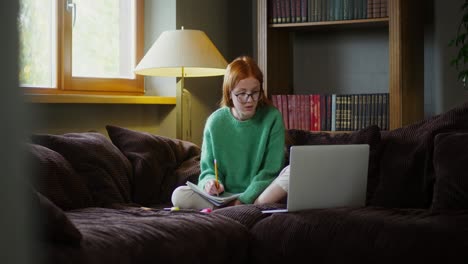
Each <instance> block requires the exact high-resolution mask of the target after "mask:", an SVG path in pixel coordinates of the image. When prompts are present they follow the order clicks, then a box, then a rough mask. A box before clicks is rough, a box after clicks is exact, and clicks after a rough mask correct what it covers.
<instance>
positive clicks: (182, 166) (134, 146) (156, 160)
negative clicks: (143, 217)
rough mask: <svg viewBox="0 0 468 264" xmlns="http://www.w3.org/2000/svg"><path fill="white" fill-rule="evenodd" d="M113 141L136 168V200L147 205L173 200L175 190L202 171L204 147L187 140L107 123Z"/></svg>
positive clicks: (134, 182)
mask: <svg viewBox="0 0 468 264" xmlns="http://www.w3.org/2000/svg"><path fill="white" fill-rule="evenodd" d="M106 129H107V132H108V134H109V137H110V139H111V140H112V142H113V143H114V144H115V145H116V146H117V147H118V148H119V149H120V151H122V153H123V154H124V155H125V156H126V157H127V158H128V160H129V161H130V162H131V164H132V168H133V175H134V179H133V184H132V190H133V191H132V196H133V201H134V202H136V203H139V204H142V205H144V206H152V205H157V204H168V203H170V199H171V195H172V191H173V190H174V189H175V188H176V187H178V186H181V185H184V184H185V183H186V182H187V181H191V182H194V183H196V182H197V181H198V176H199V174H200V148H199V147H198V146H197V145H195V144H193V143H191V142H187V141H183V140H178V139H173V138H168V137H163V136H159V135H153V134H150V133H147V132H139V131H134V130H130V129H127V128H122V127H118V126H112V125H108V126H106Z"/></svg>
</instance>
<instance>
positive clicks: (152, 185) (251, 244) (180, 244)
mask: <svg viewBox="0 0 468 264" xmlns="http://www.w3.org/2000/svg"><path fill="white" fill-rule="evenodd" d="M467 131H468V104H464V105H461V106H459V107H456V108H454V109H452V110H450V111H447V112H446V113H443V114H441V115H438V116H434V117H432V118H429V119H427V120H423V121H421V122H418V123H416V124H412V125H409V126H405V127H403V128H400V129H396V130H392V131H380V130H379V128H378V127H376V126H370V127H367V128H363V129H361V130H359V131H355V132H352V133H345V134H329V133H313V132H308V131H302V130H289V131H288V135H289V137H290V140H291V141H290V144H291V145H307V144H351V143H366V144H369V145H370V149H371V152H370V160H369V161H370V162H369V178H368V190H367V205H366V206H365V207H360V208H350V207H349V208H348V207H346V208H345V207H343V208H328V209H310V210H304V211H301V212H297V213H282V214H262V212H261V211H262V210H263V209H272V208H284V207H285V205H284V204H269V205H262V206H255V205H241V206H235V207H227V208H221V209H217V210H215V211H213V212H212V213H210V214H206V213H201V212H198V211H194V210H180V211H167V210H164V209H163V208H165V207H170V206H171V205H170V203H169V201H170V194H171V192H172V190H173V189H174V188H176V187H177V186H180V185H183V184H184V183H185V182H186V181H187V180H189V181H192V182H196V180H197V177H198V173H199V165H198V161H199V155H200V149H199V148H198V146H195V145H193V144H191V143H189V142H185V141H180V140H176V139H171V138H166V137H161V136H157V135H152V134H149V133H143V132H137V131H132V130H129V129H125V128H120V127H116V126H108V127H107V132H108V136H109V137H108V138H107V137H106V136H104V135H101V134H99V133H93V132H88V133H70V134H64V135H46V134H36V135H33V136H32V137H31V142H29V143H28V144H27V149H28V153H30V160H31V164H32V165H33V168H34V169H33V170H32V174H33V177H32V179H31V182H32V184H31V185H32V187H33V188H31V190H32V191H31V192H32V193H33V197H34V198H36V199H35V202H36V204H35V205H36V206H37V208H39V210H38V211H39V213H40V214H39V215H40V216H41V218H40V219H42V220H43V222H39V224H40V227H41V229H40V230H42V231H43V232H42V233H41V234H39V236H38V238H39V241H38V243H39V244H40V245H42V246H44V250H43V252H44V254H43V255H42V258H41V259H42V260H43V261H44V262H45V263H150V262H151V263H152V262H161V263H215V262H216V263H292V262H299V261H303V260H306V261H307V262H314V263H344V262H351V263H407V262H418V263H440V262H444V263H466V261H467V260H468V253H466V248H468V178H467V177H468V176H467V173H466V172H467V171H468V151H466V150H467V149H468V133H466V132H467ZM286 149H288V148H286ZM287 154H288V153H287V152H286V155H287ZM337 162H339V161H337ZM312 173H313V172H311V174H312ZM141 207H151V208H153V209H150V210H148V209H143V208H141Z"/></svg>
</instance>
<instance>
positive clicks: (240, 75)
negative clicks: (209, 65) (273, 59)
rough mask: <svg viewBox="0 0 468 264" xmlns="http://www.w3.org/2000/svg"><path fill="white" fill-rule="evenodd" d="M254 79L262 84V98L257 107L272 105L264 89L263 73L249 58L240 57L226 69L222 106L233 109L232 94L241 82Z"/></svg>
mask: <svg viewBox="0 0 468 264" xmlns="http://www.w3.org/2000/svg"><path fill="white" fill-rule="evenodd" d="M249 77H253V78H255V79H257V80H258V81H259V82H260V97H259V99H258V104H257V107H262V106H265V105H271V104H272V103H271V101H270V100H269V99H268V97H267V96H266V94H265V90H264V89H263V73H262V71H261V70H260V68H259V67H258V65H257V63H256V62H255V61H254V60H253V59H252V58H251V57H249V56H240V57H237V58H236V59H234V60H233V61H232V62H231V63H229V65H228V66H227V68H226V73H225V74H224V80H223V98H222V99H221V103H220V106H228V107H233V106H234V104H233V103H232V97H231V92H232V89H234V87H236V85H237V84H238V83H239V81H241V80H243V79H246V78H249Z"/></svg>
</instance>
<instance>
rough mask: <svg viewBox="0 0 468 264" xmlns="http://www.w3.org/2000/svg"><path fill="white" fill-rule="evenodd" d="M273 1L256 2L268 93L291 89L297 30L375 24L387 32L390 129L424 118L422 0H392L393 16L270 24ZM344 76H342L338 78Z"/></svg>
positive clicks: (261, 63)
mask: <svg viewBox="0 0 468 264" xmlns="http://www.w3.org/2000/svg"><path fill="white" fill-rule="evenodd" d="M268 2H269V1H268V0H258V1H257V33H258V37H257V54H258V56H257V61H258V64H259V66H260V68H261V69H262V71H263V73H264V87H265V90H266V91H267V93H268V95H269V96H270V95H273V94H292V93H294V87H293V72H294V63H293V61H292V60H293V55H292V49H293V46H294V43H293V41H294V37H292V36H293V34H294V33H295V32H298V31H306V32H307V34H314V33H315V32H317V31H324V30H325V31H333V30H335V29H339V30H340V31H343V30H348V29H353V30H355V29H358V30H359V29H360V28H369V27H375V28H379V29H381V30H382V31H383V32H388V52H389V54H388V62H385V63H388V71H389V72H388V76H389V80H388V93H389V97H390V102H389V115H390V129H395V128H399V127H402V126H404V125H407V124H411V123H413V122H416V121H418V120H421V119H422V118H423V117H424V28H423V12H421V6H422V5H423V4H424V2H423V1H422V0H411V1H408V0H388V7H387V11H388V17H384V18H374V19H358V20H341V21H320V22H303V23H287V24H286V23H284V24H268V13H267V10H268V8H267V4H268ZM338 78H339V77H338Z"/></svg>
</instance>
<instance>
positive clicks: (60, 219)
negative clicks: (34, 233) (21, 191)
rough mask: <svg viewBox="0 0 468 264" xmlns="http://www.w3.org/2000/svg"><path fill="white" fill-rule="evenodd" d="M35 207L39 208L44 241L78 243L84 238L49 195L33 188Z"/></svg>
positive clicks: (40, 230)
mask: <svg viewBox="0 0 468 264" xmlns="http://www.w3.org/2000/svg"><path fill="white" fill-rule="evenodd" d="M32 196H33V197H32V199H33V208H35V209H38V210H37V212H38V215H39V222H38V232H39V236H40V238H42V239H43V240H44V241H50V242H54V243H68V244H74V245H77V244H79V243H80V241H81V239H82V234H81V232H80V231H79V230H78V229H77V228H76V226H75V225H74V224H73V223H72V222H71V221H70V219H69V218H68V217H67V215H66V214H65V213H64V212H63V211H62V210H61V209H60V208H58V207H57V206H56V205H55V204H54V203H53V202H51V201H50V200H49V199H47V197H45V196H43V195H42V194H40V193H39V192H37V191H35V190H32Z"/></svg>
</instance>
